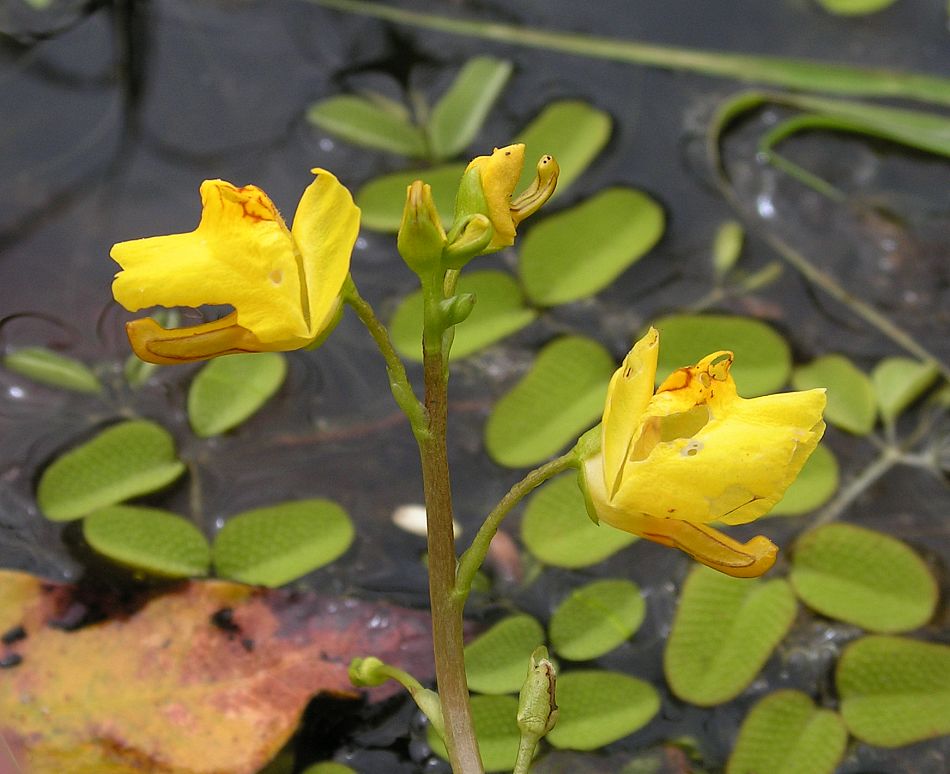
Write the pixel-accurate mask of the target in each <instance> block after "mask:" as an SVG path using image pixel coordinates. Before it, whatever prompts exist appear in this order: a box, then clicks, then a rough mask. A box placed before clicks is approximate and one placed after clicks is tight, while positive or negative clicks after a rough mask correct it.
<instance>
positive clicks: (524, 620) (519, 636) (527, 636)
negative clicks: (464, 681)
mask: <svg viewBox="0 0 950 774" xmlns="http://www.w3.org/2000/svg"><path fill="white" fill-rule="evenodd" d="M543 643H544V630H543V629H542V628H541V624H539V623H538V622H537V621H536V620H535V619H534V618H532V617H531V616H530V615H512V616H509V617H508V618H504V619H502V620H501V621H499V622H498V623H496V624H495V625H494V626H492V627H491V628H490V629H489V630H488V631H487V632H484V633H483V634H481V635H479V636H478V638H477V639H475V640H473V641H472V642H470V643H469V644H468V645H466V647H465V672H466V674H468V685H469V688H471V689H472V690H473V691H478V692H479V693H492V694H496V693H512V692H514V691H517V690H519V689H520V688H521V684H522V683H523V682H524V676H525V672H526V671H527V669H528V659H529V658H530V656H531V653H532V652H533V651H534V649H535V648H536V647H538V645H541V644H543Z"/></svg>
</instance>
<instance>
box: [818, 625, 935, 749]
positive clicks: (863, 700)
mask: <svg viewBox="0 0 950 774" xmlns="http://www.w3.org/2000/svg"><path fill="white" fill-rule="evenodd" d="M835 683H836V684H837V687H838V694H839V696H840V697H841V716H842V717H843V718H844V722H845V724H846V725H847V726H848V729H849V730H850V731H851V733H852V734H854V735H855V736H856V737H857V738H858V739H860V740H861V741H862V742H867V743H868V744H872V745H875V746H877V747H900V746H902V745H905V744H912V743H913V742H919V741H921V740H923V739H932V738H934V737H937V736H942V735H943V734H950V647H948V646H947V645H936V644H932V643H929V642H918V641H916V640H908V639H904V638H902V637H884V636H872V637H864V638H863V639H860V640H858V641H857V642H853V643H851V645H849V646H848V647H847V648H845V651H844V653H843V654H842V655H841V659H840V660H839V661H838V667H837V670H836V672H835Z"/></svg>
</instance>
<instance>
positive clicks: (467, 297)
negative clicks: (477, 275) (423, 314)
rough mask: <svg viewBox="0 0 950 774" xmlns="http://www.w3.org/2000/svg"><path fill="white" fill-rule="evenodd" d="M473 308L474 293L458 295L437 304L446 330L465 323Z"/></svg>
mask: <svg viewBox="0 0 950 774" xmlns="http://www.w3.org/2000/svg"><path fill="white" fill-rule="evenodd" d="M474 308H475V294H474V293H460V294H459V295H457V296H452V297H451V298H447V299H445V300H444V301H442V302H441V303H440V304H439V309H440V310H441V312H442V315H443V319H444V320H445V327H447V328H448V327H451V326H453V325H458V324H459V323H461V322H465V320H467V319H468V316H469V315H470V314H471V313H472V309H474Z"/></svg>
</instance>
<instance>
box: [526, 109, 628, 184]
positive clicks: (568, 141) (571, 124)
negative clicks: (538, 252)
mask: <svg viewBox="0 0 950 774" xmlns="http://www.w3.org/2000/svg"><path fill="white" fill-rule="evenodd" d="M610 124H611V121H610V115H609V114H607V113H605V112H604V111H603V110H598V109H597V108H594V107H591V106H590V105H588V104H587V103H586V102H578V101H575V100H563V101H561V102H552V103H551V104H550V105H548V106H547V107H546V108H545V109H544V110H542V111H541V113H540V114H539V115H538V116H537V118H535V119H534V120H533V121H532V122H531V123H530V124H529V125H528V126H527V127H526V128H525V130H524V131H523V132H521V134H520V135H519V136H518V139H517V142H523V143H524V144H525V157H524V158H525V164H524V171H523V172H522V173H521V180H520V182H519V183H518V185H517V186H515V192H516V193H517V192H519V191H523V190H524V189H525V188H527V187H528V186H529V185H530V184H531V182H532V181H533V180H534V176H535V172H536V169H535V167H536V164H537V162H538V159H540V158H541V157H542V156H543V155H544V154H545V153H550V154H551V155H552V156H554V158H555V159H557V163H558V166H559V167H560V168H561V173H560V175H559V176H558V180H557V189H556V190H555V192H554V196H555V197H557V196H559V195H560V194H562V193H564V192H565V191H566V190H567V189H568V188H569V187H570V185H571V183H573V182H574V181H575V180H576V179H577V178H578V177H580V176H581V174H583V172H584V171H585V170H586V169H587V167H588V166H589V165H590V163H591V162H592V161H593V160H594V159H595V158H597V154H598V153H600V151H601V149H602V148H603V147H604V145H606V144H607V140H609V139H610V128H611V127H610Z"/></svg>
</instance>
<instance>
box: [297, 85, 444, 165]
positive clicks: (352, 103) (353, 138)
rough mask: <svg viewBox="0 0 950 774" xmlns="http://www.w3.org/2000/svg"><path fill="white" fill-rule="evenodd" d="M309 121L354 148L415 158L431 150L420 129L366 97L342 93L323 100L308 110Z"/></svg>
mask: <svg viewBox="0 0 950 774" xmlns="http://www.w3.org/2000/svg"><path fill="white" fill-rule="evenodd" d="M307 120H308V121H310V123H312V124H314V125H316V126H319V127H320V128H321V129H325V130H326V131H328V132H330V133H331V134H335V135H337V136H338V137H342V138H343V139H344V140H346V141H347V142H351V143H353V144H354V145H362V146H364V147H366V148H374V149H376V150H384V151H389V152H390V153H398V154H399V155H401V156H411V157H414V158H419V157H423V156H425V155H426V153H427V151H428V149H427V147H426V140H425V136H424V135H423V133H422V131H421V130H420V129H419V128H418V127H416V126H413V125H412V124H411V123H409V121H407V120H406V119H405V118H403V117H402V116H400V115H398V114H396V113H394V112H393V111H390V110H386V109H385V108H384V107H381V106H380V105H379V104H377V103H376V102H373V101H372V100H370V99H367V98H365V97H358V96H355V95H352V94H343V95H340V96H337V97H330V98H328V99H324V100H321V101H320V102H316V103H314V104H313V105H311V106H310V108H309V109H308V110H307Z"/></svg>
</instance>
